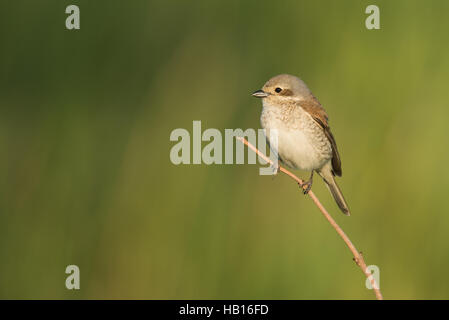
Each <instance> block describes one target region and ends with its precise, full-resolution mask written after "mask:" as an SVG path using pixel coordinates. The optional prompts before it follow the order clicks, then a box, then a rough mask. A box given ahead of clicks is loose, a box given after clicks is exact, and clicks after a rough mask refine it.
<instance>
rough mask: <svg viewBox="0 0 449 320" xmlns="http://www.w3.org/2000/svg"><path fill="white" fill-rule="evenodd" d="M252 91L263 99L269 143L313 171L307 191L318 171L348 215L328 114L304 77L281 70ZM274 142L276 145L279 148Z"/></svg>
mask: <svg viewBox="0 0 449 320" xmlns="http://www.w3.org/2000/svg"><path fill="white" fill-rule="evenodd" d="M252 95H253V96H254V97H257V98H261V99H262V113H261V117H260V121H261V124H262V127H263V128H264V129H265V135H266V139H267V143H268V145H269V146H270V148H271V149H272V151H274V152H275V154H276V155H277V157H278V158H279V160H280V161H281V163H283V164H285V165H287V166H288V167H290V168H293V169H299V170H304V171H311V174H310V178H309V180H307V181H306V182H304V183H302V184H300V187H301V188H302V189H303V190H304V194H307V193H308V192H309V191H310V189H311V188H312V184H313V173H314V172H317V173H318V174H319V175H320V176H321V178H323V180H324V182H325V184H326V186H327V187H328V189H329V191H330V193H331V194H332V196H333V198H334V199H335V202H336V203H337V205H338V207H339V208H340V210H341V211H342V212H343V213H344V214H345V215H348V216H349V215H350V211H349V207H348V204H347V203H346V200H345V198H344V196H343V193H342V192H341V190H340V188H339V187H338V185H337V182H336V181H335V177H336V176H338V177H341V175H342V169H341V159H340V155H339V153H338V149H337V143H336V141H335V138H334V136H333V134H332V132H331V130H330V127H329V118H328V115H327V113H326V111H325V110H324V108H323V107H322V106H321V104H320V102H319V101H318V99H317V98H316V97H315V96H314V95H313V94H312V92H311V91H310V89H309V88H308V87H307V85H306V84H305V83H304V81H302V80H301V79H300V78H299V77H296V76H293V75H290V74H280V75H277V76H275V77H272V78H271V79H270V80H268V81H267V82H266V83H265V84H264V86H263V87H262V89H260V90H257V91H255V92H253V94H252ZM271 130H276V133H277V143H270V136H271V135H270V131H271ZM273 145H276V146H277V147H276V150H273ZM278 170H279V167H277V168H276V171H278Z"/></svg>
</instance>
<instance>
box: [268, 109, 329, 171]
mask: <svg viewBox="0 0 449 320" xmlns="http://www.w3.org/2000/svg"><path fill="white" fill-rule="evenodd" d="M261 124H262V127H263V128H264V129H266V130H267V132H266V135H267V139H268V142H269V143H270V146H271V147H272V150H273V149H274V150H273V151H274V152H276V153H277V154H278V156H279V158H280V159H281V160H282V161H283V162H284V163H285V164H286V165H288V166H289V167H291V168H295V169H301V170H307V171H311V170H319V169H321V168H322V167H323V166H324V165H325V164H326V163H328V162H329V161H330V160H331V159H332V146H331V143H330V142H329V140H328V138H327V137H326V135H325V133H324V131H323V128H322V127H321V126H320V125H319V124H318V123H317V122H316V121H315V120H314V119H313V118H312V117H311V116H310V114H308V113H307V112H306V111H304V110H303V109H302V108H301V107H298V106H297V105H295V106H292V105H290V106H288V105H287V106H282V107H280V106H272V105H269V104H268V103H266V102H265V101H264V103H263V110H262V115H261ZM270 129H276V130H277V136H278V146H277V148H273V147H274V143H273V142H272V141H270Z"/></svg>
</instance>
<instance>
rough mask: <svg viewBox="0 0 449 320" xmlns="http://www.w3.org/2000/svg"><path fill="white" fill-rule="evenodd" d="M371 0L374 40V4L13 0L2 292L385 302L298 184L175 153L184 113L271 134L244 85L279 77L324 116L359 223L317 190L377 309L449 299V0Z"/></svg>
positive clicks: (0, 114)
mask: <svg viewBox="0 0 449 320" xmlns="http://www.w3.org/2000/svg"><path fill="white" fill-rule="evenodd" d="M375 3H376V4H377V5H378V6H379V7H380V10H381V30H377V31H369V30H366V29H365V27H364V20H365V17H366V15H365V14H364V9H365V8H366V6H367V5H369V4H372V2H370V1H359V2H354V1H339V2H338V3H337V2H336V1H330V0H326V1H324V0H320V1H282V2H277V3H273V2H272V1H245V2H242V1H226V2H225V1H220V2H218V1H217V2H212V1H189V2H187V1H142V0H136V1H132V2H127V3H125V2H124V1H117V0H108V1H56V0H53V1H49V0H41V1H39V2H37V1H31V0H29V1H24V0H18V1H12V0H6V1H2V2H1V4H0V40H1V43H2V49H1V50H0V154H1V155H2V156H1V157H0V176H1V177H2V179H0V261H1V263H0V297H1V298H157V299H166V298H191V299H197V298H211V299H214V298H254V299H257V298H282V299H304V298H305V299H314V298H321V299H371V298H373V297H374V296H373V293H372V292H371V291H369V290H367V289H366V288H365V287H364V281H365V280H364V278H363V275H362V274H361V273H360V271H359V270H358V269H357V267H356V266H355V265H354V263H353V262H352V260H351V255H350V253H349V251H348V250H347V249H346V248H345V246H344V244H343V242H342V241H341V240H340V239H339V238H338V237H337V235H336V233H335V232H334V230H333V229H331V228H330V227H329V226H328V225H327V223H326V222H325V220H324V219H323V218H322V217H321V215H320V214H319V212H318V210H317V209H316V208H315V207H314V206H313V205H312V203H311V201H308V200H307V199H305V198H304V197H303V196H302V195H301V194H300V193H299V192H298V189H297V186H296V185H294V184H293V183H292V182H291V181H289V180H288V179H287V178H285V177H281V176H279V177H276V178H274V179H272V178H271V177H263V176H259V175H258V166H255V165H222V166H218V165H211V166H207V165H190V166H182V165H181V166H175V165H173V164H171V162H170V161H169V151H170V148H171V147H172V145H173V143H171V142H170V141H169V135H170V132H171V131H172V130H173V129H175V128H186V129H188V130H189V131H191V130H192V129H191V128H192V120H201V121H202V127H203V130H204V129H206V128H218V129H220V130H222V132H224V128H237V127H241V128H259V127H260V124H259V115H260V101H256V100H255V99H253V98H252V97H251V96H250V93H251V92H252V91H253V90H255V89H258V88H260V86H262V85H263V83H264V82H265V81H266V80H267V79H268V78H270V77H271V76H273V75H275V74H279V73H283V72H287V73H292V74H296V75H299V76H300V77H302V78H303V79H304V80H305V81H306V83H308V85H309V87H310V88H311V89H312V91H313V92H314V94H315V95H316V96H317V97H318V98H319V100H320V101H321V103H322V104H323V105H324V107H325V108H326V109H327V111H328V114H329V115H330V119H331V122H330V123H331V126H332V129H333V132H334V134H335V136H336V138H337V142H338V143H339V149H340V152H341V155H342V159H343V173H344V175H343V178H342V179H340V180H339V184H340V185H341V187H342V189H343V191H344V193H345V196H346V198H347V200H348V202H349V204H350V206H351V209H352V212H353V215H352V216H351V217H350V218H346V217H344V216H343V215H341V214H340V213H339V212H338V210H337V208H336V206H335V204H334V203H333V201H332V199H331V197H330V196H329V194H328V192H327V190H325V188H324V187H323V184H322V183H321V182H319V181H318V180H317V181H318V182H317V183H315V184H314V189H315V190H316V193H317V194H318V196H319V197H320V199H321V200H322V201H323V203H324V204H325V205H326V206H327V207H328V208H329V210H330V211H331V212H332V214H333V215H334V217H335V218H336V219H337V221H338V222H339V223H340V224H341V225H342V227H343V228H344V230H345V231H346V232H347V233H348V235H349V236H350V237H351V239H352V240H353V241H354V243H355V244H356V246H357V247H358V248H359V249H360V250H362V251H363V252H364V253H365V258H366V260H367V262H368V263H369V264H376V265H378V266H379V267H380V270H381V289H382V291H383V293H384V296H385V298H396V299H430V298H433V299H447V298H449V288H448V284H449V275H448V274H447V272H446V270H447V268H448V266H449V236H448V234H447V230H448V227H449V215H448V214H447V213H448V211H449V199H448V197H447V196H446V193H447V190H448V189H449V171H448V170H447V169H446V168H445V165H444V163H447V161H448V160H449V151H448V148H447V137H448V133H449V132H448V126H447V119H448V117H449V111H448V108H447V103H448V98H449V97H448V90H447V88H446V86H447V84H448V75H449V62H448V60H447V56H448V53H449V43H448V41H447V35H446V33H447V30H448V29H449V21H448V20H447V19H446V17H445V16H446V13H447V12H448V9H449V3H448V2H447V1H442V0H441V1H431V2H424V1H411V0H407V1H405V0H401V1H394V2H393V1H385V0H384V1H376V2H375ZM69 4H77V5H79V7H80V9H81V30H79V31H68V30H66V29H65V25H64V23H65V18H66V14H65V13H64V11H65V7H66V6H67V5H69ZM68 264H76V265H78V266H79V267H80V269H81V290H79V291H77V292H73V291H68V290H66V289H65V286H64V283H65V277H66V275H65V273H64V270H65V267H66V266H67V265H68Z"/></svg>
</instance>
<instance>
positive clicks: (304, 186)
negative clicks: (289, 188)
mask: <svg viewBox="0 0 449 320" xmlns="http://www.w3.org/2000/svg"><path fill="white" fill-rule="evenodd" d="M298 185H299V187H300V188H301V189H303V193H304V194H308V193H309V191H310V189H312V181H310V180H309V181H306V182H304V183H298Z"/></svg>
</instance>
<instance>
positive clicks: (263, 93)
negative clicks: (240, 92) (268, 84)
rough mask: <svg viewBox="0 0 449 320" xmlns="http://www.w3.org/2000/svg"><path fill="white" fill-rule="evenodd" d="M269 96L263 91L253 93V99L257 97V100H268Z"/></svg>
mask: <svg viewBox="0 0 449 320" xmlns="http://www.w3.org/2000/svg"><path fill="white" fill-rule="evenodd" d="M268 95H269V94H268V93H267V92H265V91H263V90H257V91H254V92H253V97H256V98H266V97H268Z"/></svg>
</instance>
